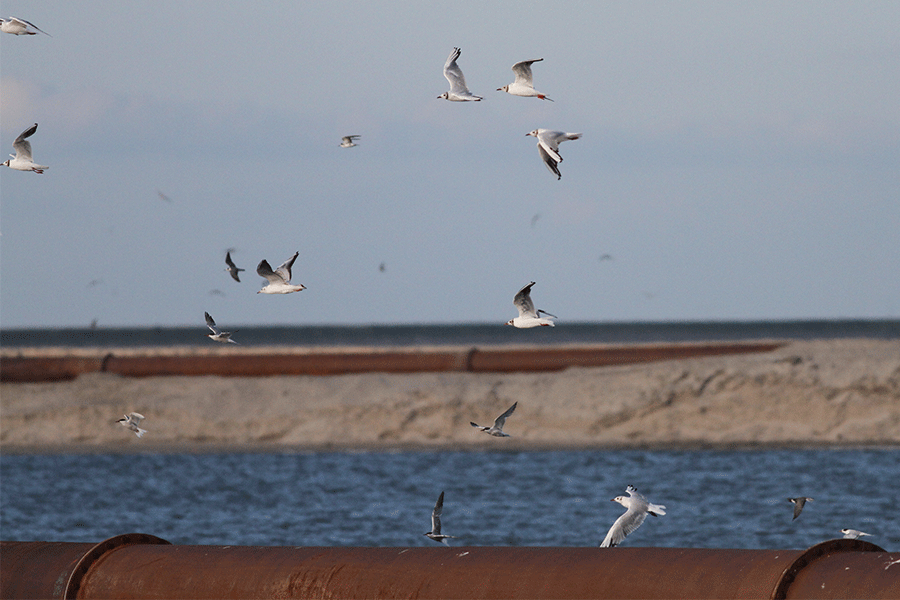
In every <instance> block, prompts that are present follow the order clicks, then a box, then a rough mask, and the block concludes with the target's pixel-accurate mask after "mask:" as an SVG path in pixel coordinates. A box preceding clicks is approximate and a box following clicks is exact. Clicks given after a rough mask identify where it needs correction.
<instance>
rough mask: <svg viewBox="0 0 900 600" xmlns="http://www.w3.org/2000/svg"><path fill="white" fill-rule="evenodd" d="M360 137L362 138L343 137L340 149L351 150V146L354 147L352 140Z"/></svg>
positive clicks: (354, 136)
mask: <svg viewBox="0 0 900 600" xmlns="http://www.w3.org/2000/svg"><path fill="white" fill-rule="evenodd" d="M360 137H362V136H359V135H345V136H344V137H342V138H341V148H352V147H353V146H356V144H355V143H354V140H358V139H359V138H360Z"/></svg>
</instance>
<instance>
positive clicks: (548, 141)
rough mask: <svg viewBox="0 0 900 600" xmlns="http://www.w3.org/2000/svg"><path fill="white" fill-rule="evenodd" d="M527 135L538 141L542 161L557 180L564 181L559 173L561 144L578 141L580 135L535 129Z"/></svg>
mask: <svg viewBox="0 0 900 600" xmlns="http://www.w3.org/2000/svg"><path fill="white" fill-rule="evenodd" d="M525 135H530V136H534V137H536V138H537V139H538V143H537V147H538V153H539V154H540V155H541V160H543V161H544V164H545V165H547V168H548V169H550V172H551V173H553V174H554V175H556V180H557V181H559V180H560V179H562V174H561V173H560V172H559V166H558V165H559V163H561V162H562V156H560V155H559V143H560V142H565V141H566V140H577V139H578V138H580V137H581V134H580V133H566V132H564V131H550V130H549V129H535V130H534V131H530V132H528V133H526V134H525Z"/></svg>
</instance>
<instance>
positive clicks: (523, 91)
mask: <svg viewBox="0 0 900 600" xmlns="http://www.w3.org/2000/svg"><path fill="white" fill-rule="evenodd" d="M542 60H544V59H543V58H536V59H534V60H523V61H522V62H517V63H516V64H514V65H513V66H512V70H513V73H515V74H516V80H515V81H513V82H512V83H510V84H509V85H504V86H503V87H501V88H497V91H498V92H506V93H507V94H512V95H513V96H525V97H526V98H531V97H537V98H540V99H541V100H550V102H553V100H551V99H550V98H548V97H547V96H545V95H544V94H542V93H540V92H539V91H537V90H535V89H534V84H533V83H532V77H531V65H532V64H534V63H536V62H540V61H542Z"/></svg>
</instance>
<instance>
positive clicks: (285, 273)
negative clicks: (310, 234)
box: [256, 252, 306, 294]
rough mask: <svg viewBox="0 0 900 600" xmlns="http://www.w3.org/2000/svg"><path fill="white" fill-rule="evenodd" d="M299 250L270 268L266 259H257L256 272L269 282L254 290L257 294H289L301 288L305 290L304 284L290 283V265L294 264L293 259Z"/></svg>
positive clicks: (295, 258)
mask: <svg viewBox="0 0 900 600" xmlns="http://www.w3.org/2000/svg"><path fill="white" fill-rule="evenodd" d="M298 254H300V253H299V252H294V255H293V256H292V257H290V258H289V259H287V260H286V261H284V262H283V263H281V265H280V266H279V267H278V268H277V269H275V270H274V271H273V270H272V267H270V266H269V263H268V261H266V259H262V260H261V261H259V265H258V266H257V267H256V273H257V274H258V275H259V276H260V277H265V278H266V279H267V280H268V281H269V283H268V285H266V286H265V287H264V288H263V289H261V290H259V291H258V292H256V293H257V294H290V293H291V292H299V291H301V290H305V289H306V286H304V285H303V284H299V283H298V284H297V285H293V284H291V267H292V266H293V264H294V261H295V260H297V255H298Z"/></svg>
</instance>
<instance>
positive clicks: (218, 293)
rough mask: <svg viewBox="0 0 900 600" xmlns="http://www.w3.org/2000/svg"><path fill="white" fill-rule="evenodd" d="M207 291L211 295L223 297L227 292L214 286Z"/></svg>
mask: <svg viewBox="0 0 900 600" xmlns="http://www.w3.org/2000/svg"><path fill="white" fill-rule="evenodd" d="M206 293H207V294H209V295H210V296H222V297H223V298H224V297H225V292H223V291H222V290H220V289H219V288H213V289H211V290H209V291H208V292H206Z"/></svg>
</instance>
